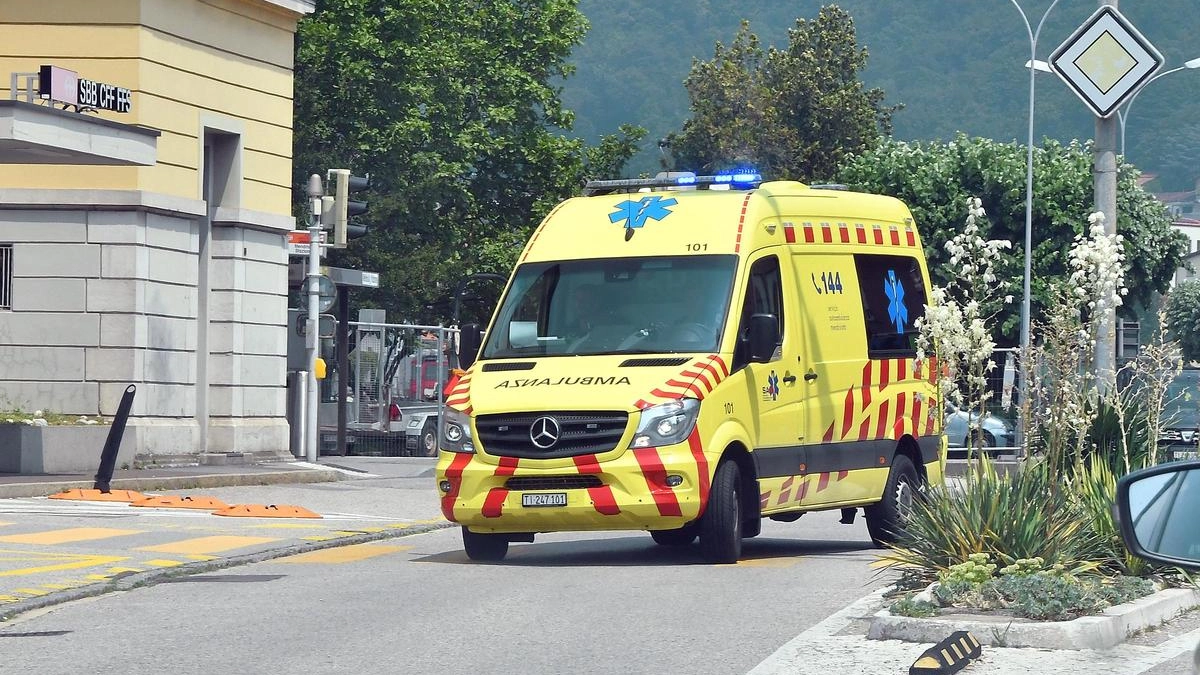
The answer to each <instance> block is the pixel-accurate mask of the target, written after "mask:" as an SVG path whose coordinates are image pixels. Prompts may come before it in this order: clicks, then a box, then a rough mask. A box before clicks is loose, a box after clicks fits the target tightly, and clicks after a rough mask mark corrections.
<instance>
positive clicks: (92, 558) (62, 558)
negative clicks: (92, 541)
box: [0, 551, 128, 577]
mask: <svg viewBox="0 0 1200 675" xmlns="http://www.w3.org/2000/svg"><path fill="white" fill-rule="evenodd" d="M126 559H128V558H127V556H113V555H75V554H66V553H61V554H59V553H35V552H29V551H0V560H26V561H31V562H45V563H49V564H47V565H35V566H33V567H19V568H16V569H11V570H3V571H0V577H19V576H25V575H28V574H41V573H44V572H57V571H59V570H74V569H80V568H84V567H99V566H100V565H111V564H112V563H116V562H121V561H122V560H126Z"/></svg>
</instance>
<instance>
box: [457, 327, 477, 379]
mask: <svg viewBox="0 0 1200 675" xmlns="http://www.w3.org/2000/svg"><path fill="white" fill-rule="evenodd" d="M482 346H483V332H482V330H481V329H480V327H479V324H477V323H467V324H463V325H462V327H461V329H460V330H459V335H458V363H459V365H460V366H461V367H462V369H463V370H466V369H467V368H470V367H471V364H473V363H475V359H476V358H477V357H478V356H479V348H480V347H482Z"/></svg>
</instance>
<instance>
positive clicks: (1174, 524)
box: [1117, 462, 1200, 567]
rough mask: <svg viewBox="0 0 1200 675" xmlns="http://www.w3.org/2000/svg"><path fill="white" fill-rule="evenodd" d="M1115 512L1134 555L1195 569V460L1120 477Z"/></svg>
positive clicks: (1199, 556)
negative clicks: (1116, 511) (1116, 510)
mask: <svg viewBox="0 0 1200 675" xmlns="http://www.w3.org/2000/svg"><path fill="white" fill-rule="evenodd" d="M1117 509H1118V517H1119V519H1120V521H1121V536H1122V538H1123V539H1124V540H1125V543H1126V545H1127V546H1128V547H1129V549H1130V551H1131V552H1132V553H1133V554H1135V555H1138V556H1141V557H1143V558H1146V559H1147V560H1152V561H1155V562H1160V563H1165V564H1172V565H1180V566H1189V567H1200V527H1198V526H1197V524H1196V523H1197V517H1198V516H1200V462H1171V463H1168V464H1161V465H1159V466H1155V467H1151V468H1149V469H1145V470H1142V471H1136V472H1134V473H1131V474H1129V475H1128V476H1125V477H1124V478H1122V479H1121V482H1120V484H1119V486H1118V489H1117Z"/></svg>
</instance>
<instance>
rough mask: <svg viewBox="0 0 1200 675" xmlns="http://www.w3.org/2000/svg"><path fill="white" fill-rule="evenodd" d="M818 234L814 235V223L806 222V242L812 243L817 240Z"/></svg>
mask: <svg viewBox="0 0 1200 675" xmlns="http://www.w3.org/2000/svg"><path fill="white" fill-rule="evenodd" d="M816 240H817V239H816V236H814V235H813V226H812V223H805V224H804V243H806V244H811V243H813V242H814V241H816Z"/></svg>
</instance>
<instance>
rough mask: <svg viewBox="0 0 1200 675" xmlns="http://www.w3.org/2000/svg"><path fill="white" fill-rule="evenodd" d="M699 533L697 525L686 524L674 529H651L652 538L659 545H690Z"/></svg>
mask: <svg viewBox="0 0 1200 675" xmlns="http://www.w3.org/2000/svg"><path fill="white" fill-rule="evenodd" d="M697 534H699V533H698V532H697V528H696V526H695V525H684V526H683V527H680V528H677V529H674V530H651V531H650V538H651V539H653V540H654V543H656V544H658V545H659V546H689V545H691V543H692V542H693V541H696V535H697Z"/></svg>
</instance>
